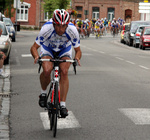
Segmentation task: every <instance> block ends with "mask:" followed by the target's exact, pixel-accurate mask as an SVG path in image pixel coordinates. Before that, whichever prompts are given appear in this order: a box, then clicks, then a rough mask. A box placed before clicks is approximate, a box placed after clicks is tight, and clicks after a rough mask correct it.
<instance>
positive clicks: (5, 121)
mask: <svg viewBox="0 0 150 140" xmlns="http://www.w3.org/2000/svg"><path fill="white" fill-rule="evenodd" d="M4 71H5V72H6V73H8V74H9V77H8V78H6V79H0V140H9V112H10V97H9V95H10V65H6V66H4Z"/></svg>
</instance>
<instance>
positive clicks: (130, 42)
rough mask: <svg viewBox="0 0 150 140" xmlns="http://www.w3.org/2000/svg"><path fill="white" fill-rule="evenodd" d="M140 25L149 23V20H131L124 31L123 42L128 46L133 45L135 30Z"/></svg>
mask: <svg viewBox="0 0 150 140" xmlns="http://www.w3.org/2000/svg"><path fill="white" fill-rule="evenodd" d="M140 25H150V21H131V23H130V26H129V29H128V30H127V31H126V33H125V36H126V42H125V43H126V44H128V45H129V46H132V45H133V39H134V34H135V31H136V29H137V28H138V27H139V26H140Z"/></svg>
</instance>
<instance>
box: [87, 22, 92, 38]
mask: <svg viewBox="0 0 150 140" xmlns="http://www.w3.org/2000/svg"><path fill="white" fill-rule="evenodd" d="M86 22H87V25H88V26H87V35H88V37H89V36H90V33H91V26H92V25H91V22H90V20H88V19H86Z"/></svg>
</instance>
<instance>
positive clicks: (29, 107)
mask: <svg viewBox="0 0 150 140" xmlns="http://www.w3.org/2000/svg"><path fill="white" fill-rule="evenodd" d="M37 33H38V32H35V31H20V32H18V34H17V41H16V42H13V47H12V50H11V56H10V59H11V60H10V63H11V65H10V67H11V92H12V93H11V94H12V96H11V106H10V107H11V111H10V128H11V129H10V139H11V140H49V139H54V138H53V136H52V132H51V131H49V130H48V123H49V122H48V120H47V115H46V111H44V110H43V109H42V108H40V107H39V106H38V96H39V94H40V83H39V74H38V73H37V71H38V65H34V64H33V58H32V57H31V56H30V47H31V45H32V44H33V42H34V40H35V38H36V35H37ZM81 50H82V52H83V56H82V60H81V65H82V66H81V67H79V66H78V67H77V75H74V73H73V68H72V67H71V68H70V71H69V80H70V88H69V93H68V97H67V108H68V110H69V116H68V119H67V118H66V119H65V120H60V122H59V129H58V133H57V137H56V138H55V139H61V140H84V139H86V140H91V139H93V140H150V133H149V132H150V86H149V84H150V63H149V62H150V50H149V49H147V50H145V51H143V50H140V49H137V48H133V47H129V46H126V45H123V44H121V43H119V36H118V37H115V38H113V37H111V36H110V35H108V36H107V37H103V38H101V39H95V38H94V37H90V38H88V39H84V40H81Z"/></svg>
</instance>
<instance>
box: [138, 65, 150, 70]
mask: <svg viewBox="0 0 150 140" xmlns="http://www.w3.org/2000/svg"><path fill="white" fill-rule="evenodd" d="M139 67H141V68H143V69H146V70H148V69H149V68H147V67H145V66H142V65H139Z"/></svg>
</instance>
